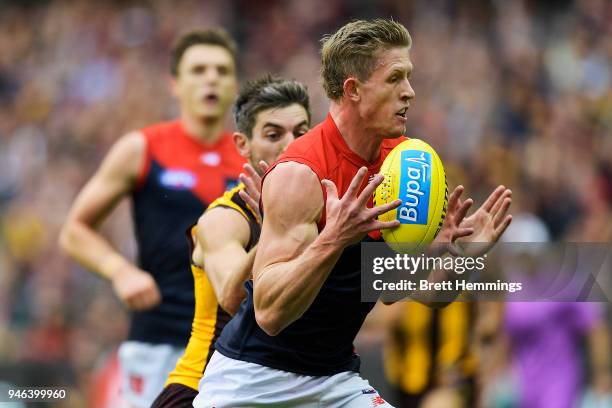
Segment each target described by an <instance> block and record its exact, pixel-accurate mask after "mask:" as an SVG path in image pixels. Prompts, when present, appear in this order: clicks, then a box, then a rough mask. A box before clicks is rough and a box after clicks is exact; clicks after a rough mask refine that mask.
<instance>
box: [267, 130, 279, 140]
mask: <svg viewBox="0 0 612 408" xmlns="http://www.w3.org/2000/svg"><path fill="white" fill-rule="evenodd" d="M266 137H267V138H268V139H270V140H272V141H277V140H279V139H280V138H281V135H280V133H277V132H270V133H266Z"/></svg>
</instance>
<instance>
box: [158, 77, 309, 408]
mask: <svg viewBox="0 0 612 408" xmlns="http://www.w3.org/2000/svg"><path fill="white" fill-rule="evenodd" d="M234 120H235V123H236V129H237V131H236V132H235V133H234V135H233V139H234V144H235V145H236V148H237V149H238V151H239V152H240V154H241V155H242V156H243V157H245V158H246V159H247V160H248V162H249V164H250V165H251V167H252V168H253V169H255V170H256V171H257V173H258V174H259V175H263V172H264V170H265V167H266V166H265V165H264V163H262V164H260V162H262V161H263V162H265V163H273V162H275V161H276V159H277V158H278V156H280V154H281V153H282V152H284V151H285V149H286V148H287V146H288V145H289V143H291V142H292V141H293V140H294V139H295V138H297V137H300V136H301V135H303V134H304V133H306V132H307V131H308V128H309V126H310V102H309V99H308V91H307V90H306V87H305V86H304V85H302V84H300V83H299V82H296V81H288V80H284V79H273V78H272V77H269V76H268V77H265V78H262V79H259V80H256V81H252V82H249V83H247V84H246V85H245V86H244V88H243V89H242V91H241V92H240V94H239V95H238V99H237V101H236V105H235V107H234ZM262 165H263V167H262ZM244 188H245V185H244V184H240V185H239V186H237V187H234V188H232V189H231V190H229V191H227V192H226V193H225V194H224V195H223V196H222V197H220V198H218V199H216V200H215V201H213V203H212V204H211V205H210V206H209V207H208V209H207V210H206V212H205V213H204V214H203V215H202V217H200V220H199V221H198V224H197V226H194V227H192V228H191V229H190V240H191V242H192V255H191V270H192V272H193V277H194V280H195V301H196V309H195V315H194V319H193V328H192V332H191V338H190V339H189V344H188V345H187V348H186V349H185V353H184V354H183V356H182V357H181V358H180V359H179V361H178V363H177V365H176V367H175V369H174V370H173V371H172V372H171V373H170V376H169V377H168V380H167V381H166V387H165V388H164V390H163V391H162V393H161V394H160V395H159V396H158V398H157V399H156V400H155V402H154V403H153V406H152V407H154V408H162V407H163V408H171V407H177V408H178V407H192V406H193V405H192V404H193V399H194V398H195V396H196V395H197V394H198V383H199V382H200V379H201V378H202V374H203V373H204V370H205V368H206V364H207V363H208V361H209V360H210V357H211V356H212V353H213V350H214V343H215V341H216V340H217V338H218V336H219V334H220V333H221V330H223V327H224V326H225V324H226V323H227V322H228V321H229V319H230V318H231V316H233V315H234V314H235V313H236V311H237V310H238V307H239V306H240V302H241V301H242V299H244V297H245V295H246V291H245V290H244V282H245V281H246V280H248V279H250V276H251V269H252V267H253V260H254V258H255V250H256V248H257V241H258V240H259V233H260V228H261V227H260V216H259V211H258V207H255V208H253V207H252V206H249V205H248V204H247V202H245V200H243V199H242V198H241V197H240V192H241V191H242V190H244Z"/></svg>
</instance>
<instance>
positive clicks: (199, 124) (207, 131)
mask: <svg viewBox="0 0 612 408" xmlns="http://www.w3.org/2000/svg"><path fill="white" fill-rule="evenodd" d="M181 121H182V122H183V127H184V129H185V132H187V134H188V135H189V136H190V137H193V138H194V139H196V140H198V141H199V142H201V143H215V142H216V141H218V140H219V139H220V138H221V135H222V134H223V119H222V118H219V119H202V118H194V117H192V116H189V115H186V114H185V113H183V114H182V115H181Z"/></svg>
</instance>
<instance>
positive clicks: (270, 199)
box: [262, 161, 323, 220]
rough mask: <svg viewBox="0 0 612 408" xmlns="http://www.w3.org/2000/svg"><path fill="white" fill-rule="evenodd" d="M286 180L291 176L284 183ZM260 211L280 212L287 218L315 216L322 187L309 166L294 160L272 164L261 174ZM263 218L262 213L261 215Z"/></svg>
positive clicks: (319, 210) (321, 199) (314, 218)
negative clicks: (265, 172) (271, 166)
mask: <svg viewBox="0 0 612 408" xmlns="http://www.w3.org/2000/svg"><path fill="white" fill-rule="evenodd" d="M287 180H291V182H290V183H287ZM262 200H263V203H262V204H263V205H264V213H267V214H268V215H269V214H271V213H273V212H274V213H282V214H284V216H287V217H289V218H288V219H294V218H295V219H304V218H308V219H313V220H316V219H318V214H320V212H321V210H322V207H323V190H322V188H321V183H320V181H319V176H318V175H317V174H316V173H315V172H314V171H313V169H312V167H310V166H308V165H305V164H303V163H299V162H295V161H287V162H283V163H279V164H277V165H276V167H275V168H274V170H273V171H271V172H270V173H269V174H268V175H267V176H266V178H265V183H264V184H263V191H262ZM264 220H265V217H264Z"/></svg>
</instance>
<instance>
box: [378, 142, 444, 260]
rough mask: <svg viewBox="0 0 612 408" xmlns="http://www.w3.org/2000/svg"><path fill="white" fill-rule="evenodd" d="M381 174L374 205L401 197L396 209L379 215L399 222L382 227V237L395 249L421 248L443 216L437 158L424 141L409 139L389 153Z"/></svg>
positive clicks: (441, 176) (441, 170) (441, 172)
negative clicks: (394, 225) (390, 226)
mask: <svg viewBox="0 0 612 408" xmlns="http://www.w3.org/2000/svg"><path fill="white" fill-rule="evenodd" d="M380 173H381V174H382V175H383V176H384V177H385V179H384V181H383V182H382V183H381V184H380V185H379V186H378V188H377V189H376V192H375V193H374V202H375V204H376V205H381V204H385V203H389V202H391V201H394V200H396V199H398V198H399V199H400V200H402V204H401V205H400V206H399V207H398V208H396V209H395V210H392V211H389V212H387V213H385V214H382V215H381V216H380V217H378V219H379V220H381V221H392V220H398V221H399V222H400V226H399V227H397V228H393V229H386V230H382V237H383V239H384V240H385V242H386V243H387V244H388V245H389V246H390V247H391V248H392V249H393V250H395V251H398V252H420V251H422V250H423V249H424V247H425V246H427V245H428V244H429V243H430V242H432V241H433V240H434V238H435V237H436V235H437V234H438V232H439V231H440V229H441V228H442V223H443V222H444V217H445V216H446V204H447V199H448V198H447V197H448V189H447V185H446V174H445V173H444V166H443V165H442V161H441V160H440V157H438V154H437V153H436V151H435V150H434V149H432V147H431V146H429V145H428V144H427V143H425V142H424V141H422V140H419V139H409V140H406V141H404V142H402V143H400V144H399V145H397V146H396V147H395V148H394V149H393V150H392V151H391V152H390V153H389V155H388V156H387V157H386V158H385V161H384V162H383V165H382V167H381V168H380ZM406 244H409V245H406Z"/></svg>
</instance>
